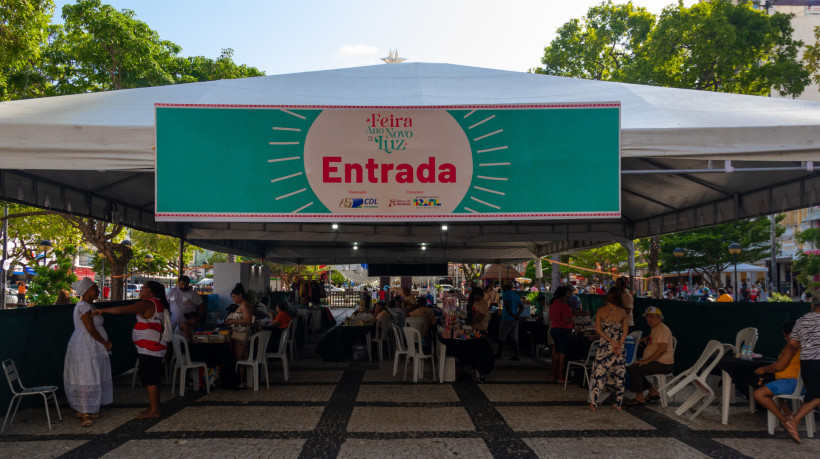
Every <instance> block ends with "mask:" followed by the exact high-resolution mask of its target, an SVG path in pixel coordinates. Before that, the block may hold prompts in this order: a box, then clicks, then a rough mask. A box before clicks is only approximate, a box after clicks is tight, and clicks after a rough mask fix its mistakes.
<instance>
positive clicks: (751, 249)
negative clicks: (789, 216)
mask: <svg viewBox="0 0 820 459" xmlns="http://www.w3.org/2000/svg"><path fill="white" fill-rule="evenodd" d="M779 219H782V217H779ZM776 228H777V230H776V231H777V234H778V235H780V234H782V233H783V232H784V231H785V229H783V228H781V227H779V226H777V227H776ZM770 241H771V223H770V221H769V219H768V218H766V217H760V218H756V219H753V220H740V221H736V222H729V223H722V224H720V225H715V226H710V227H707V228H700V229H696V230H690V231H683V232H680V233H675V234H668V235H665V236H661V247H660V260H661V269H662V270H663V272H666V273H674V272H676V271H677V270H678V269H681V270H685V269H689V268H691V269H693V270H694V271H695V272H697V273H699V274H701V275H704V274H705V276H704V281H705V282H706V283H707V284H708V285H709V287H713V288H718V287H720V280H721V273H722V272H723V271H725V270H726V269H727V268H729V267H730V266H732V264H733V263H734V260H735V258H734V257H733V255H731V254H730V253H729V245H730V244H732V243H733V242H736V243H738V244H740V246H741V247H742V249H743V250H742V252H741V253H740V254H739V255H738V256H737V262H738V263H754V262H755V261H757V260H760V259H761V258H765V257H766V255H767V254H768V253H769V252H770V251H771V243H770ZM677 248H681V249H683V256H682V257H681V258H676V257H675V256H674V255H673V253H674V251H675V249H677Z"/></svg>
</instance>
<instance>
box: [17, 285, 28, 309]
mask: <svg viewBox="0 0 820 459" xmlns="http://www.w3.org/2000/svg"><path fill="white" fill-rule="evenodd" d="M17 302H18V303H20V304H26V283H25V282H23V281H20V282H17Z"/></svg>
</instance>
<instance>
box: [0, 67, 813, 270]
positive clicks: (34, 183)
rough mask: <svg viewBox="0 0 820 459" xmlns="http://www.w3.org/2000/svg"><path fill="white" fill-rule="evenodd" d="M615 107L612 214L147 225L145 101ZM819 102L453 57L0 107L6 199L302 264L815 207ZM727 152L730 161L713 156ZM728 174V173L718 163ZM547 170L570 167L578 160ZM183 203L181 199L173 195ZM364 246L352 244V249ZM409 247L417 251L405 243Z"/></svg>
mask: <svg viewBox="0 0 820 459" xmlns="http://www.w3.org/2000/svg"><path fill="white" fill-rule="evenodd" d="M590 101H599V102H600V101H618V102H620V103H621V107H622V111H621V117H622V119H621V126H622V136H621V139H622V140H621V141H622V152H621V154H622V158H623V159H622V171H623V176H622V181H621V183H622V189H621V196H622V218H621V219H613V220H608V221H606V220H605V221H601V220H584V219H578V220H574V221H566V220H563V221H560V222H552V221H532V222H527V221H524V222H514V223H504V222H500V223H488V224H482V225H476V224H475V223H472V224H451V225H450V229H449V230H448V232H447V235H446V237H443V236H442V235H441V233H440V230H439V227H438V225H437V224H422V223H413V224H412V225H410V224H405V223H395V222H393V223H389V224H350V225H344V227H343V230H342V231H336V232H331V231H330V229H329V228H328V227H327V226H328V225H325V224H293V223H230V224H228V223H185V224H168V223H157V222H155V221H154V218H153V205H154V183H153V182H154V177H153V171H154V152H155V130H154V104H155V103H173V104H264V105H268V104H270V105H346V106H367V105H384V106H397V105H451V104H519V103H534V102H538V103H554V102H590ZM819 128H820V103H816V102H806V101H796V100H788V99H775V98H766V97H756V96H743V95H733V94H721V93H713V92H701V91H691V90H683V89H670V88H659V87H651V86H641V85H630V84H622V83H612V82H602V81H591V80H578V79H571V78H561V77H552V76H542V75H533V74H526V73H517V72H508V71H500V70H492V69H483V68H474V67H463V66H456V65H449V64H423V63H417V64H408V63H404V64H400V65H378V66H371V67H360V68H350V69H338V70H328V71H321V72H308V73H300V74H290V75H274V76H267V77H257V78H246V79H240V80H223V81H213V82H205V83H192V84H184V85H174V86H162V87H152V88H141V89H129V90H121V91H111V92H104V93H93V94H82V95H73V96H61V97H51V98H43V99H33V100H23V101H15V102H4V103H0V168H1V169H0V193H2V195H0V196H2V198H3V199H7V200H12V201H17V202H21V203H26V204H30V205H34V206H38V207H46V208H52V209H55V210H57V211H62V212H70V213H74V214H78V215H86V216H93V217H95V218H101V219H106V220H113V221H118V222H122V223H124V224H126V225H129V226H132V227H135V228H137V229H143V230H148V231H156V232H162V233H166V234H173V235H178V236H182V237H185V238H186V239H188V240H190V241H192V242H194V243H196V244H198V245H201V246H203V247H206V248H211V249H216V250H222V251H230V252H233V253H239V254H244V255H250V256H263V257H266V258H269V259H276V260H281V261H292V262H299V263H314V262H315V263H322V264H326V263H348V262H373V263H378V262H390V263H397V262H398V263H408V262H424V263H430V262H436V261H461V262H477V261H484V262H489V261H494V262H503V261H504V260H522V259H530V258H533V257H534V256H541V255H546V254H549V253H555V252H557V251H562V250H573V249H576V248H582V247H585V246H589V245H596V244H600V243H602V242H611V241H626V240H629V239H633V238H637V237H643V236H648V235H652V234H660V233H668V232H673V231H679V230H685V229H690V228H695V227H699V226H707V225H711V224H715V223H720V222H725V221H730V220H735V219H739V218H748V217H754V216H758V215H766V214H771V213H775V212H781V211H785V210H789V209H796V208H801V207H808V206H811V205H814V204H817V197H818V196H820V177H819V176H818V174H817V173H815V172H814V170H813V164H812V163H811V161H820V142H818V134H817V133H818V132H820V129H819ZM725 161H731V163H725ZM726 166H728V167H727V168H726V170H724V167H726ZM588 167H595V165H590V164H578V168H577V169H576V170H568V171H544V176H545V178H547V177H548V176H549V175H550V174H554V173H558V172H560V173H566V174H575V175H577V176H578V180H579V185H580V186H593V185H592V184H585V183H583V177H584V174H583V172H584V169H585V168H588ZM182 198H186V199H187V198H193V199H195V198H196V196H192V197H181V199H182ZM352 241H359V242H360V243H367V244H369V246H367V247H368V250H360V251H358V252H356V253H353V252H352V251H351V250H350V243H351V242H352ZM420 242H426V243H428V244H429V245H428V250H427V251H426V252H424V253H420V252H419V251H418V250H417V247H418V244H419V243H420Z"/></svg>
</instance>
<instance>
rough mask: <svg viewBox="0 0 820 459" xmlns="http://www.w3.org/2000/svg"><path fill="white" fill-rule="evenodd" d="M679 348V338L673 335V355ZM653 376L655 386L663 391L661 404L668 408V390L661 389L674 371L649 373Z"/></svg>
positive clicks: (659, 390)
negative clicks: (660, 373) (662, 373)
mask: <svg viewBox="0 0 820 459" xmlns="http://www.w3.org/2000/svg"><path fill="white" fill-rule="evenodd" d="M677 348H678V339H677V338H675V337H674V336H673V337H672V356H673V357H674V356H675V349H677ZM649 376H651V377H652V378H655V387H657V388H658V392H660V393H661V406H662V407H664V408H666V407H667V406H669V397H668V396H667V395H666V391H663V390H661V387H663V386H665V385H666V377H667V376H672V373H669V374H668V375H649Z"/></svg>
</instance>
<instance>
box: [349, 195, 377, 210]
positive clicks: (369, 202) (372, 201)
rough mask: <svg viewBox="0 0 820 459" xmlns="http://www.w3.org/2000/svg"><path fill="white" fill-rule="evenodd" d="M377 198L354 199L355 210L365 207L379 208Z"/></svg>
mask: <svg viewBox="0 0 820 459" xmlns="http://www.w3.org/2000/svg"><path fill="white" fill-rule="evenodd" d="M378 205H379V204H378V202H376V198H353V208H354V209H360V208H362V207H364V206H378Z"/></svg>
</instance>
